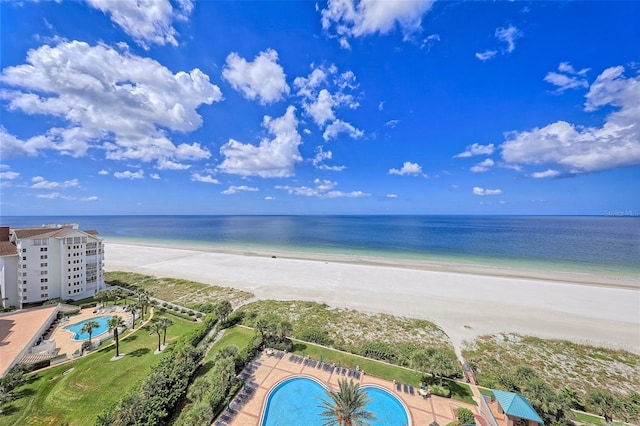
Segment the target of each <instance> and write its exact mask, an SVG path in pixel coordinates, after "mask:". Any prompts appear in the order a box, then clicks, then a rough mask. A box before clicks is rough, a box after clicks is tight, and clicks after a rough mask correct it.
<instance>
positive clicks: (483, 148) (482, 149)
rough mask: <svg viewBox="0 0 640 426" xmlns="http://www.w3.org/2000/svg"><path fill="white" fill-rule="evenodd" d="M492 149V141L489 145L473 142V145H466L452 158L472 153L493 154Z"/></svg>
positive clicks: (467, 155)
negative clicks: (463, 149)
mask: <svg viewBox="0 0 640 426" xmlns="http://www.w3.org/2000/svg"><path fill="white" fill-rule="evenodd" d="M493 150H494V146H493V144H492V143H491V144H489V145H480V144H477V143H474V144H473V145H469V146H467V148H466V149H465V151H463V152H461V153H460V154H456V155H454V156H453V158H467V157H472V156H474V155H491V154H493Z"/></svg>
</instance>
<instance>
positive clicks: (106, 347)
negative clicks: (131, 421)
mask: <svg viewBox="0 0 640 426" xmlns="http://www.w3.org/2000/svg"><path fill="white" fill-rule="evenodd" d="M172 320H173V322H174V325H173V326H171V327H170V328H169V329H168V330H167V343H170V342H171V341H173V340H175V339H177V338H178V337H179V336H181V335H183V334H185V333H186V332H188V331H189V330H191V329H192V328H193V327H196V326H197V324H195V323H192V322H189V321H185V320H181V319H178V318H176V317H172ZM110 342H111V341H108V342H105V343H103V345H102V346H101V347H100V348H99V349H98V350H96V351H95V352H93V353H91V354H89V355H86V356H84V357H82V358H79V359H77V360H75V361H72V362H69V363H65V364H62V365H58V366H55V367H52V368H49V369H46V370H42V371H40V372H37V373H34V374H32V375H29V376H28V378H27V383H26V384H24V385H23V386H21V387H20V388H19V389H18V390H17V392H18V396H19V398H18V399H17V400H15V401H12V402H10V403H7V404H5V405H3V406H2V410H3V414H2V415H0V425H14V424H20V425H34V426H36V425H38V426H39V425H52V426H53V425H60V424H65V423H66V424H68V425H70V426H73V425H79V426H81V425H82V426H84V425H90V424H93V423H94V422H95V419H96V417H97V415H98V414H99V413H100V412H102V410H104V409H105V408H107V407H109V406H110V405H111V404H113V403H114V402H116V401H118V400H119V399H120V398H122V396H123V395H124V394H125V393H126V392H127V391H128V390H129V389H131V388H132V386H134V385H135V384H136V383H138V382H139V381H140V380H142V379H144V378H145V377H146V376H147V375H148V374H149V369H150V368H152V367H153V365H154V364H156V363H157V362H158V361H159V360H160V357H161V356H162V355H154V353H153V352H154V350H155V349H156V348H157V344H158V337H157V335H156V334H153V335H151V334H150V332H149V326H148V325H146V326H144V327H142V329H136V331H135V332H133V333H132V334H131V335H129V333H128V332H127V333H126V335H125V338H121V340H120V352H121V353H125V354H126V356H125V357H123V358H122V359H120V360H118V361H110V359H111V357H113V356H114V354H115V346H114V345H111V344H110ZM170 349H171V346H169V349H167V350H170ZM72 368H73V370H72V371H70V372H69V373H68V374H64V373H65V371H68V370H70V369H72Z"/></svg>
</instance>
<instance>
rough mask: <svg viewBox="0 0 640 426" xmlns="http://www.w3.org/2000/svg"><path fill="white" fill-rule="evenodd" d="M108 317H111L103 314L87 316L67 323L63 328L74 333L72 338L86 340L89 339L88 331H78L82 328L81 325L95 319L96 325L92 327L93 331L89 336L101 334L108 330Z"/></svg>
mask: <svg viewBox="0 0 640 426" xmlns="http://www.w3.org/2000/svg"><path fill="white" fill-rule="evenodd" d="M109 318H111V317H110V316H104V317H96V318H89V319H86V320H84V321H81V322H77V323H75V324H71V325H68V326H66V327H65V328H64V329H65V330H69V331H71V332H72V333H74V334H75V336H74V338H73V339H74V340H87V339H89V333H80V330H82V327H83V326H84V324H85V323H86V322H89V321H96V322H97V323H98V327H96V328H94V329H93V332H92V333H91V337H92V338H93V337H96V336H99V335H101V334H102V333H106V332H107V331H109V326H108V325H107V322H108V321H109Z"/></svg>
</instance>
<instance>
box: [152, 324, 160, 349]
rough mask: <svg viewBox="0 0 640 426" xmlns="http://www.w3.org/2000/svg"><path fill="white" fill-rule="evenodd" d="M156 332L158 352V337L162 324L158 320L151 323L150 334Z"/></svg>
mask: <svg viewBox="0 0 640 426" xmlns="http://www.w3.org/2000/svg"><path fill="white" fill-rule="evenodd" d="M153 333H156V334H157V335H158V352H160V351H161V350H162V348H161V347H160V337H162V324H160V322H154V323H153V324H151V334H153Z"/></svg>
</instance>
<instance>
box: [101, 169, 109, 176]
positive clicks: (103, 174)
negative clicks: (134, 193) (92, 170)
mask: <svg viewBox="0 0 640 426" xmlns="http://www.w3.org/2000/svg"><path fill="white" fill-rule="evenodd" d="M98 174H99V175H102V176H105V175H108V174H109V172H108V171H106V170H105V169H102V170H100V171H99V172H98Z"/></svg>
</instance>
